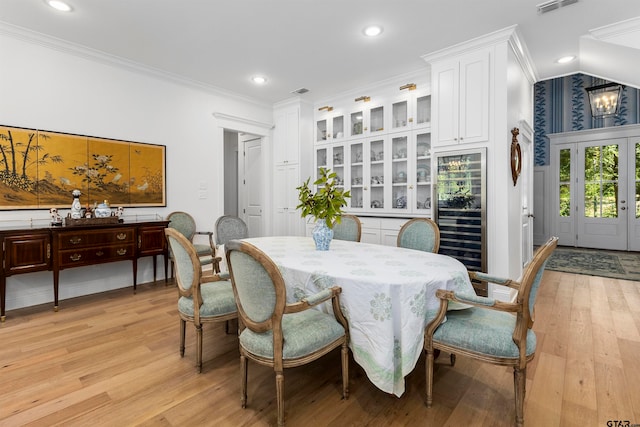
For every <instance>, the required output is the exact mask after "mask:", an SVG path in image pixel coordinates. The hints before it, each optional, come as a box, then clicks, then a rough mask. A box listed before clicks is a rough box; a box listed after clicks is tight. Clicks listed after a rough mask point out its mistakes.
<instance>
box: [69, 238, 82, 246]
mask: <svg viewBox="0 0 640 427" xmlns="http://www.w3.org/2000/svg"><path fill="white" fill-rule="evenodd" d="M80 242H82V237H79V236H73V237H72V238H70V239H69V243H71V244H72V245H77V244H78V243H80Z"/></svg>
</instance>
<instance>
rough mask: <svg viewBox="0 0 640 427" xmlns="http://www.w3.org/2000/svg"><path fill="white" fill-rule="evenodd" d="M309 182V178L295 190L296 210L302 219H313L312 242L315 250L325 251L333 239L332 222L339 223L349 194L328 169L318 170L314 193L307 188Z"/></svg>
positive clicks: (334, 174) (335, 175)
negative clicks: (296, 193)
mask: <svg viewBox="0 0 640 427" xmlns="http://www.w3.org/2000/svg"><path fill="white" fill-rule="evenodd" d="M310 180H311V178H307V180H306V181H305V182H304V184H302V185H301V186H300V187H297V188H296V190H298V200H300V204H299V205H298V206H296V209H301V215H302V217H307V216H312V217H314V218H315V220H316V226H315V228H314V229H313V240H314V241H315V242H316V249H317V250H320V251H327V250H329V244H330V243H331V239H332V238H333V230H332V227H333V222H334V221H337V222H340V217H341V216H342V207H344V206H346V205H347V198H349V197H351V194H350V192H349V191H344V189H343V188H342V187H339V186H338V182H339V181H338V180H337V174H336V173H335V172H331V170H329V169H326V168H320V177H319V178H318V179H317V180H316V181H315V182H314V183H313V185H314V186H316V187H317V188H318V191H317V192H315V193H314V192H313V191H312V190H311V188H310V187H309V181H310Z"/></svg>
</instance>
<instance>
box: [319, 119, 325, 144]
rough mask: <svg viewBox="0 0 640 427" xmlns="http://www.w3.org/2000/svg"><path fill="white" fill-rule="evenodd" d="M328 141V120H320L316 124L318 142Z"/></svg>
mask: <svg viewBox="0 0 640 427" xmlns="http://www.w3.org/2000/svg"><path fill="white" fill-rule="evenodd" d="M326 140H327V120H326V119H323V120H318V121H317V122H316V142H319V141H326Z"/></svg>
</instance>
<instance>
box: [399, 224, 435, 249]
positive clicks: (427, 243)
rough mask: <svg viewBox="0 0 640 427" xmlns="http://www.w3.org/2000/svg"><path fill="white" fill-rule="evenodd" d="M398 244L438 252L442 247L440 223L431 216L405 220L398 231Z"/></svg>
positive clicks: (403, 246)
mask: <svg viewBox="0 0 640 427" xmlns="http://www.w3.org/2000/svg"><path fill="white" fill-rule="evenodd" d="M397 246H398V247H399V248H407V249H416V250H419V251H423V252H433V253H438V249H439V248H440V229H439V228H438V224H436V223H435V222H433V220H432V219H429V218H414V219H412V220H409V221H407V222H405V223H404V225H403V226H402V228H400V232H399V233H398V242H397Z"/></svg>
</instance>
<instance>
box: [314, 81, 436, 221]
mask: <svg viewBox="0 0 640 427" xmlns="http://www.w3.org/2000/svg"><path fill="white" fill-rule="evenodd" d="M426 77H427V74H426V73H425V75H424V78H426ZM423 81H424V80H423ZM315 124H316V126H315V127H316V129H315V141H316V147H315V150H316V156H315V166H316V177H317V176H318V174H319V168H321V167H327V168H330V169H331V170H332V171H333V172H335V173H336V175H337V179H338V183H339V185H341V186H343V187H344V189H345V190H349V191H351V198H350V199H349V201H348V203H349V204H348V206H347V209H346V210H347V211H348V212H351V213H354V214H375V215H381V216H407V215H424V216H428V215H429V214H430V212H431V130H430V128H431V92H430V89H429V85H428V83H422V84H413V83H410V84H402V85H401V84H398V85H387V86H385V87H381V88H379V90H377V91H371V92H370V95H367V96H358V97H355V98H351V97H349V98H348V99H347V100H345V101H341V102H339V103H336V104H335V105H322V106H319V107H317V108H316V117H315Z"/></svg>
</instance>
